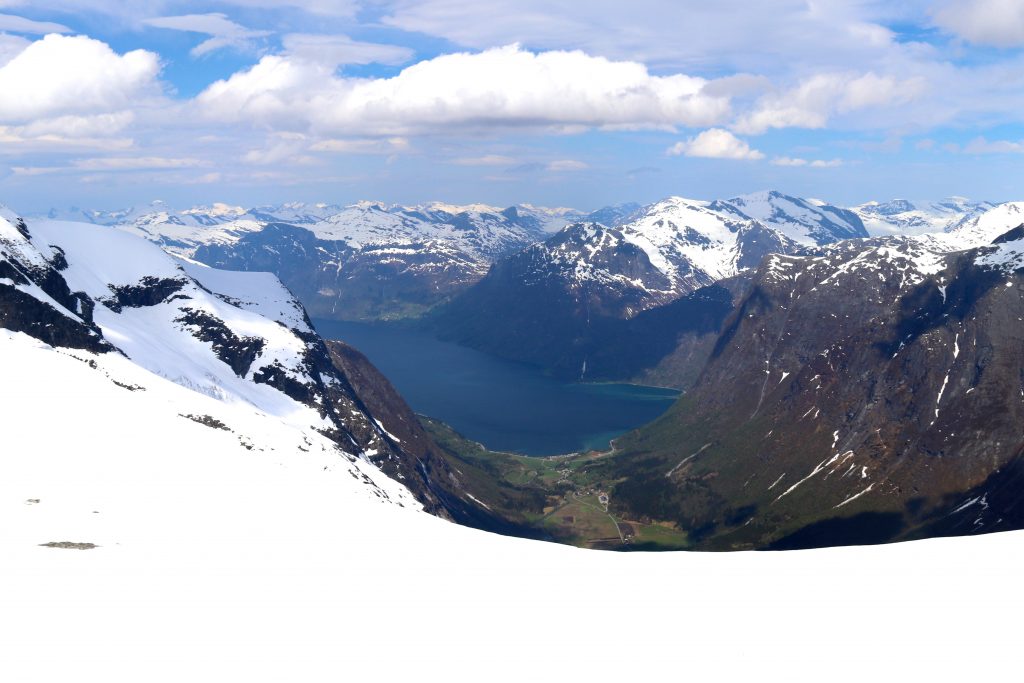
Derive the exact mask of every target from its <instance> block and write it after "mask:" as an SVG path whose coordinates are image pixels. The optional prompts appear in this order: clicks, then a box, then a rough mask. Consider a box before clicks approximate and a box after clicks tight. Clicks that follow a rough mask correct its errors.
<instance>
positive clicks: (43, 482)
mask: <svg viewBox="0 0 1024 683" xmlns="http://www.w3.org/2000/svg"><path fill="white" fill-rule="evenodd" d="M79 358H83V359H86V360H97V362H98V363H99V366H98V368H97V369H92V368H91V367H90V366H89V365H88V364H87V363H84V362H81V360H79ZM0 368H2V372H3V377H4V393H3V396H4V397H5V398H4V400H3V404H2V408H3V417H4V421H3V443H4V448H3V449H2V451H0V519H2V520H3V524H0V553H2V556H3V562H2V563H0V585H3V586H4V587H5V588H4V589H0V641H2V642H3V643H4V656H3V657H2V658H0V677H2V678H3V679H4V680H9V681H19V682H22V681H24V682H35V681H38V682H42V681H54V680H72V679H74V680H99V679H102V680H105V681H112V682H119V683H120V682H127V681H132V682H134V681H138V680H140V679H144V680H146V681H152V682H155V683H156V682H170V681H181V680H245V681H249V682H262V681H282V680H288V681H294V680H302V681H336V680H339V678H345V679H360V680H369V679H371V678H387V679H389V680H434V679H438V678H441V679H444V680H447V681H469V680H480V679H482V678H484V679H486V678H502V679H504V678H509V679H516V680H523V679H526V678H533V677H536V675H538V672H543V675H544V676H552V677H556V678H565V679H573V680H577V679H580V680H583V679H586V680H609V679H612V678H615V679H635V678H636V677H641V678H658V677H661V676H664V675H665V673H666V672H669V671H675V670H677V668H678V666H679V661H680V657H685V661H686V668H687V670H688V671H690V672H691V673H692V674H694V675H700V676H705V677H707V678H709V679H712V678H715V677H718V676H720V675H723V674H726V675H728V676H730V677H733V676H737V677H752V676H759V675H763V674H764V672H765V671H766V670H771V671H785V673H786V677H787V678H788V679H789V680H806V681H814V680H821V675H822V672H823V671H829V672H830V673H829V675H828V677H829V678H830V679H831V680H839V681H845V680H849V681H861V680H866V679H869V678H871V677H872V676H873V675H876V674H877V671H878V668H879V666H884V667H885V670H886V672H887V674H888V675H893V676H896V675H901V676H902V675H906V676H908V677H911V678H916V677H922V676H928V677H937V678H938V679H942V678H945V677H967V678H970V677H977V678H993V679H995V678H998V677H1000V675H1001V674H1005V672H1006V671H1008V670H1012V668H1011V667H1012V666H1014V665H1015V664H1014V663H1015V659H1014V658H1015V656H1016V654H1015V653H1016V643H1017V638H1018V636H1017V632H1016V630H1015V629H1013V628H1012V624H1010V623H1009V621H1004V620H1007V619H1009V617H1007V616H1006V615H1012V614H1016V613H1019V612H1020V610H1021V609H1022V608H1024V591H1021V589H1020V588H1019V587H1018V585H1019V581H1018V580H1017V579H1018V577H1019V575H1020V573H1021V572H1022V571H1024V537H1022V536H1021V534H1020V533H1013V534H998V535H991V536H987V537H979V538H961V539H948V540H939V541H925V542H920V543H912V544H900V545H895V546H883V547H873V548H840V549H833V550H827V551H813V552H806V553H804V552H798V553H727V554H686V553H675V554H645V553H630V554H614V553H602V552H595V551H583V550H577V549H574V548H569V547H563V546H557V545H553V544H546V543H539V542H531V541H524V540H520V539H513V538H507V537H501V536H495V535H491V534H485V533H482V532H478V531H474V530H471V529H467V528H463V527H459V526H456V525H453V524H449V523H446V522H444V521H442V520H439V519H437V518H434V517H431V516H429V515H425V514H422V513H418V512H416V511H415V510H414V509H413V507H412V506H410V505H406V506H405V507H399V506H397V505H394V504H392V503H389V502H388V500H385V499H384V498H383V497H382V496H378V495H377V492H379V493H381V494H383V493H387V494H388V497H389V499H390V500H391V501H392V502H393V501H394V500H396V499H397V494H396V491H395V487H394V486H393V485H392V484H390V483H389V482H387V481H382V480H380V479H379V475H377V474H376V473H375V472H374V471H373V470H372V468H367V467H366V466H365V465H363V464H362V463H359V462H358V461H357V462H350V461H346V460H342V459H339V458H338V457H337V455H336V454H335V453H334V452H333V449H332V446H331V444H330V442H328V441H327V440H326V439H324V438H322V437H319V436H317V435H312V436H308V435H304V434H302V433H301V432H298V431H295V430H293V429H291V428H288V427H286V426H284V425H283V424H282V423H280V422H279V421H277V420H271V419H268V418H267V417H266V416H263V415H257V414H255V413H253V411H252V410H248V409H245V408H243V407H241V406H231V405H227V404H224V403H222V402H219V401H216V400H214V399H212V398H208V397H202V396H199V397H198V398H197V396H196V395H195V394H194V392H190V391H188V390H187V389H185V388H183V387H181V386H178V385H175V384H173V383H171V382H168V381H167V380H165V379H163V378H160V377H158V376H155V375H152V374H150V373H148V372H146V371H144V370H142V369H140V368H138V367H137V366H134V365H133V364H132V363H130V362H129V361H128V360H127V359H125V358H123V357H120V356H118V355H116V354H105V355H102V356H99V357H86V356H83V355H82V354H80V353H78V352H67V351H58V350H54V349H52V348H48V347H45V346H42V345H41V344H39V343H38V342H36V341H35V340H32V339H29V338H27V337H25V336H24V335H19V334H11V333H8V332H5V331H0ZM108 374H109V377H108V376H107V375H108ZM111 380H116V381H118V382H120V383H122V384H128V385H137V386H143V387H145V391H142V390H137V391H134V392H131V391H127V390H125V389H123V388H121V387H120V386H118V385H117V384H115V383H114V382H113V381H111ZM55 386H59V387H61V388H62V390H61V391H57V392H55V391H53V387H55ZM12 397H16V399H13V398H12ZM186 411H201V412H203V413H205V414H209V415H211V416H214V417H216V418H217V419H219V420H221V421H222V422H223V423H224V425H225V426H226V427H227V429H221V428H217V427H209V426H206V425H204V424H200V423H197V422H194V421H192V420H189V419H186V418H183V417H181V416H180V415H179V413H183V412H186ZM228 430H231V431H228ZM242 436H244V437H245V438H246V439H247V440H248V441H249V442H250V443H252V444H253V445H254V448H253V449H252V450H249V449H248V448H246V447H245V446H244V445H243V444H242V441H241V437H242ZM303 436H307V438H308V439H309V442H308V443H307V442H306V441H304V440H303ZM353 475H354V476H353ZM364 477H365V478H368V479H370V480H372V481H373V485H371V484H369V483H367V482H366V479H365V478H364ZM44 544H55V545H44ZM61 544H83V545H70V546H68V545H65V546H64V547H61ZM84 544H89V545H84ZM93 545H94V546H95V547H91V546H93ZM567 577H569V578H567ZM837 586H840V587H844V588H842V589H837ZM609 590H615V591H620V592H621V595H620V596H619V599H615V600H609V599H608V595H609V593H608V591H609ZM894 605H895V606H898V607H899V609H900V615H901V616H900V618H898V619H891V618H880V616H879V615H885V614H888V613H889V611H891V610H892V609H893V606H894ZM545 615H550V618H551V619H554V620H555V621H553V622H550V627H551V628H556V629H557V632H558V635H557V637H555V636H551V635H549V636H546V638H555V639H556V640H557V644H556V645H552V646H547V645H545V646H537V647H531V648H528V649H527V650H526V651H525V653H524V652H522V643H523V639H524V638H530V639H534V638H535V635H536V634H535V632H536V629H537V628H539V627H544V628H548V627H549V626H545V625H546V624H549V622H548V621H545V619H547V618H548V617H545ZM538 620H540V621H538ZM975 621H980V622H982V623H984V624H986V628H983V629H982V628H959V627H956V626H955V625H956V624H964V623H974V622H975ZM822 624H827V625H828V627H827V628H823V627H822ZM951 624H952V625H953V626H951ZM641 627H642V628H643V632H644V652H643V655H642V656H636V655H635V653H633V652H632V651H631V650H629V649H628V648H627V650H626V651H625V652H620V651H621V647H618V648H615V649H614V653H613V654H614V656H595V657H591V656H583V655H578V654H577V655H567V654H566V653H567V652H577V653H581V652H583V653H585V652H592V651H593V648H594V647H595V644H600V643H605V642H607V639H608V638H609V632H610V631H615V630H616V629H620V630H621V629H626V632H630V631H631V630H632V629H635V628H641ZM865 633H870V641H871V645H870V656H867V655H866V654H865V655H864V656H856V657H850V656H849V652H850V647H851V643H857V642H861V641H862V640H863V638H864V637H865V636H864V634H865ZM723 634H727V636H723ZM620 638H625V636H621V637H620ZM616 642H617V643H618V645H620V646H621V644H622V642H625V641H623V640H619V641H616ZM737 648H741V650H742V652H743V653H744V656H743V657H740V658H737V657H736V651H737ZM510 651H515V652H520V654H519V655H518V656H509V653H510ZM615 653H618V654H615ZM927 653H935V656H926V655H927ZM939 653H941V654H939ZM837 661H842V662H843V665H842V667H841V668H839V669H837V668H835V667H836V662H837ZM496 662H500V664H496ZM499 666H500V674H499V673H498V671H497V670H496V668H495V667H499Z"/></svg>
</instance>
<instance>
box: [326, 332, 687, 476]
mask: <svg viewBox="0 0 1024 683" xmlns="http://www.w3.org/2000/svg"><path fill="white" fill-rule="evenodd" d="M313 324H314V326H315V327H316V329H317V330H318V332H319V333H320V334H321V336H323V337H325V338H328V339H339V340H341V341H344V342H345V343H347V344H350V345H351V346H353V347H355V348H356V349H358V350H359V351H361V352H362V353H364V354H365V355H366V356H367V357H368V358H369V359H370V361H371V362H372V363H373V364H374V365H375V366H377V368H378V369H379V370H380V371H381V372H382V373H383V374H384V376H385V377H387V378H388V379H389V381H391V383H392V384H393V385H394V386H395V388H396V389H397V390H398V391H399V393H401V394H402V396H403V397H404V398H405V400H406V401H407V402H408V403H409V405H410V407H411V408H412V409H413V411H414V412H416V413H419V414H422V415H425V416H429V417H430V418H432V419H436V420H438V421H441V422H444V423H446V424H448V425H449V426H450V427H451V428H452V429H453V430H455V431H457V432H458V433H459V434H461V435H463V436H464V438H466V439H468V440H471V441H475V442H477V443H479V444H481V445H482V446H483V447H484V448H486V449H488V450H492V451H501V452H507V453H510V454H513V455H521V456H524V457H531V458H535V457H558V456H564V455H568V454H579V453H587V452H591V451H605V450H607V449H609V448H610V442H611V441H612V440H613V439H615V438H616V437H618V436H621V435H622V434H624V433H626V432H629V431H631V430H633V429H636V428H637V427H640V426H642V425H643V424H646V423H647V422H650V421H652V420H654V419H656V418H657V417H658V416H660V415H661V414H662V413H664V412H665V410H667V409H668V408H669V406H671V405H672V404H673V403H674V402H675V401H676V400H677V399H678V397H679V395H680V392H679V391H678V390H677V389H672V388H668V387H656V386H648V385H642V384H636V383H629V382H604V381H601V382H587V381H583V382H573V381H567V380H563V379H558V378H554V377H551V376H549V375H546V374H545V373H544V372H543V371H542V370H541V369H539V368H537V367H535V366H531V365H528V364H524V363H518V362H515V361H509V360H506V359H501V358H496V357H493V356H490V355H488V354H485V353H483V352H481V351H477V350H474V349H471V348H468V347H464V346H460V345H458V344H456V343H454V342H446V341H442V340H440V339H437V338H436V337H434V336H433V335H431V334H430V333H429V332H426V331H423V330H417V329H415V328H410V327H407V326H398V325H394V324H388V323H358V322H341V321H329V320H321V319H316V320H314V321H313Z"/></svg>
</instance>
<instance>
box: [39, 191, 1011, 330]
mask: <svg viewBox="0 0 1024 683" xmlns="http://www.w3.org/2000/svg"><path fill="white" fill-rule="evenodd" d="M994 208H995V205H992V204H990V203H988V202H972V201H970V200H967V199H964V198H962V197H953V198H950V199H947V200H943V201H939V202H916V203H912V202H908V201H906V200H893V201H890V202H886V203H877V202H869V203H867V204H863V205H860V206H858V207H854V208H853V209H844V208H841V207H838V206H833V205H830V204H828V203H826V202H823V201H821V200H816V199H802V198H797V197H792V196H788V195H785V194H783V193H780V192H774V191H771V192H760V193H755V194H751V195H745V196H740V197H735V198H732V199H726V200H715V201H700V200H692V199H685V198H681V197H670V198H668V199H665V200H662V201H659V202H656V203H654V204H651V205H648V206H644V207H640V206H638V205H635V204H622V205H617V206H611V207H605V208H603V209H599V210H597V211H594V212H591V213H586V212H582V211H578V210H574V209H567V208H554V209H551V208H544V207H536V206H532V205H528V204H522V205H517V206H512V207H508V208H505V209H500V208H497V207H492V206H487V205H482V204H469V205H461V206H460V205H451V204H445V203H440V202H434V203H429V204H423V205H417V206H401V205H394V204H386V203H383V202H371V201H363V202H357V203H355V204H352V205H349V206H337V205H332V204H326V203H320V204H305V203H288V204H282V205H279V206H261V207H255V208H249V209H246V208H243V207H240V206H231V205H227V204H214V205H212V206H198V207H193V208H190V209H185V210H172V209H171V208H170V207H168V206H167V205H165V204H164V203H162V202H154V203H153V204H151V205H148V206H144V207H138V208H134V209H130V210H123V211H113V212H100V211H82V210H78V209H75V210H70V211H68V212H57V211H51V212H50V216H49V217H50V218H54V217H62V216H63V217H72V218H75V219H77V220H82V219H84V220H87V221H89V222H94V223H100V224H104V225H112V226H116V227H118V228H120V229H122V230H126V231H129V232H133V233H135V234H137V235H140V236H142V237H145V238H146V239H148V240H150V241H153V242H156V243H157V244H159V245H161V246H162V247H163V248H164V249H166V250H168V251H170V252H171V253H174V254H178V255H181V256H185V257H189V258H195V259H198V260H200V261H202V262H204V263H207V264H208V265H212V266H216V267H219V268H227V269H231V270H260V271H269V272H273V273H275V274H277V275H278V276H279V277H280V278H281V279H282V280H283V281H284V282H285V284H286V285H287V286H288V287H289V288H290V289H291V290H292V291H293V292H295V293H296V294H297V295H298V296H299V298H300V300H301V301H302V302H303V303H304V304H305V306H306V307H307V308H308V309H309V310H310V311H311V313H312V314H313V315H314V316H318V317H344V318H348V319H371V320H376V319H389V318H404V317H419V316H421V315H423V314H424V313H426V312H427V311H429V310H431V309H433V308H435V307H437V306H438V305H441V304H444V303H445V302H448V301H450V300H452V299H453V298H454V297H457V296H459V295H460V294H462V293H463V292H465V291H466V290H467V289H469V288H470V287H472V286H473V285H474V284H475V283H477V282H478V281H480V280H481V279H482V278H484V276H485V275H487V273H488V271H489V269H490V268H491V267H492V265H494V264H495V263H497V262H499V261H501V260H502V259H505V258H511V259H514V260H518V261H519V266H518V267H517V266H513V267H512V270H517V271H520V272H518V274H517V275H516V277H517V278H519V279H521V280H523V281H524V282H529V281H536V280H539V279H549V278H552V277H556V278H559V279H561V280H563V281H564V286H565V287H566V288H568V289H572V288H578V287H580V286H581V285H582V283H584V282H585V283H587V289H588V292H590V294H588V296H592V294H593V292H594V291H598V293H599V296H598V299H597V300H595V301H592V302H591V304H594V303H596V308H593V306H592V308H593V310H597V311H600V312H602V313H603V312H611V313H612V314H613V315H619V316H625V317H630V316H632V315H635V314H636V313H638V312H640V311H642V310H646V309H649V308H651V307H654V306H659V305H662V304H664V303H667V302H669V301H672V300H675V299H677V298H679V297H680V296H684V295H686V294H687V293H689V292H691V291H694V290H696V289H698V288H700V287H703V286H707V285H710V284H712V283H714V282H718V281H720V280H722V279H723V278H728V277H732V276H734V275H736V274H737V273H739V272H742V271H745V270H748V269H751V268H753V267H755V266H756V265H757V264H758V263H759V262H760V260H761V258H763V257H764V256H765V255H766V254H768V253H793V252H795V251H798V250H801V249H804V248H809V247H814V246H820V245H823V244H828V243H831V242H835V241H838V240H843V239H850V238H864V237H867V236H868V235H869V234H918V233H928V234H931V233H944V232H950V234H954V233H953V232H951V231H954V230H955V229H956V228H958V227H959V226H962V225H966V224H968V223H972V222H975V221H978V220H981V218H982V216H984V215H985V214H986V212H988V211H991V210H992V209H994ZM990 219H991V220H997V219H994V218H991V217H990ZM986 220H989V219H986ZM956 234H965V233H959V232H957V233H956ZM552 235H554V236H552ZM937 239H938V241H939V242H942V241H943V240H950V239H953V238H945V237H941V235H940V237H939V238H937ZM948 245H949V246H948V248H956V247H958V246H960V247H961V248H962V244H961V241H957V240H956V239H953V241H952V242H948ZM531 250H533V251H531ZM504 270H505V271H508V270H509V268H505V269H504ZM601 290H605V292H606V293H605V294H600V292H601Z"/></svg>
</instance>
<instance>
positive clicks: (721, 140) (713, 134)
mask: <svg viewBox="0 0 1024 683" xmlns="http://www.w3.org/2000/svg"><path fill="white" fill-rule="evenodd" d="M667 154H668V155H669V156H688V157H703V158H706V159H763V158H764V154H763V153H761V152H759V151H757V150H756V149H751V147H750V145H748V144H747V143H746V142H744V141H743V140H740V139H739V138H738V137H736V136H735V135H733V134H732V133H730V132H729V131H727V130H723V129H722V128H710V129H708V130H706V131H703V132H702V133H700V134H698V135H696V136H695V137H692V138H689V139H687V140H683V141H680V142H677V143H676V144H674V145H672V146H671V147H669V148H668V150H667Z"/></svg>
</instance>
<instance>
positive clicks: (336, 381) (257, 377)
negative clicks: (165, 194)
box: [0, 210, 457, 516]
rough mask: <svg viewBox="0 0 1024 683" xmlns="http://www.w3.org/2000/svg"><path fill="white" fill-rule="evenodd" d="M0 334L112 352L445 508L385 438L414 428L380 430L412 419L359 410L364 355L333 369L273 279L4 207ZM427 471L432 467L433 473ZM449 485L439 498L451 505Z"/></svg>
mask: <svg viewBox="0 0 1024 683" xmlns="http://www.w3.org/2000/svg"><path fill="white" fill-rule="evenodd" d="M0 328H3V329H7V330H9V331H11V332H23V333H25V334H28V335H30V336H31V337H33V338H35V339H38V340H39V341H41V342H43V343H46V344H49V345H50V346H53V347H56V348H74V349H78V350H79V351H81V352H90V353H97V354H104V353H107V354H109V353H110V352H117V355H119V357H120V356H123V357H124V358H126V359H128V360H129V361H130V362H131V363H133V364H134V365H135V366H137V367H139V368H141V369H144V370H147V371H149V372H151V373H153V374H155V375H158V376H160V377H163V378H165V379H167V380H169V381H171V382H173V383H176V384H178V385H181V386H183V387H186V388H187V389H189V390H190V391H191V392H194V393H195V394H196V395H197V396H208V397H212V398H214V399H216V400H218V401H220V402H221V403H224V404H227V405H240V406H243V407H244V409H245V410H246V411H249V412H253V411H255V412H256V413H260V414H265V415H266V416H268V417H269V418H272V419H276V420H278V421H281V422H282V423H284V424H286V425H289V426H290V428H292V429H294V430H298V431H299V432H300V433H302V434H306V433H308V434H317V435H328V436H329V437H330V439H331V440H332V441H333V442H334V443H335V445H336V447H337V448H338V449H340V450H339V455H340V454H342V452H344V453H345V454H348V456H351V457H361V458H364V459H366V460H367V461H370V462H373V463H374V464H376V465H379V466H380V467H382V468H383V469H384V471H385V472H387V473H388V474H391V475H393V476H396V477H399V478H401V479H403V481H405V483H406V485H407V486H408V487H409V488H410V489H411V490H412V492H413V493H415V495H416V496H417V497H418V498H419V499H420V500H421V501H423V502H424V504H426V505H427V506H428V507H429V508H430V509H431V511H433V512H437V513H438V514H449V513H451V511H452V510H453V508H452V507H451V505H449V504H448V503H444V504H442V503H441V502H440V501H439V499H438V498H437V495H438V494H437V491H435V490H434V489H433V487H432V484H431V481H430V480H431V476H435V477H438V478H439V479H442V480H443V481H447V474H446V473H445V471H444V468H443V466H442V465H438V464H437V460H436V459H435V457H434V456H433V455H432V454H431V453H429V452H427V451H426V450H425V449H424V448H422V447H421V446H417V448H416V449H415V452H413V451H410V450H408V449H407V445H406V444H403V443H402V440H401V439H400V438H396V437H395V436H393V435H394V434H396V433H406V434H409V433H412V432H409V431H408V427H409V426H408V425H404V424H403V425H396V424H389V422H390V421H391V420H393V419H399V420H402V421H403V422H407V421H408V416H407V413H408V411H407V410H406V407H405V406H404V403H402V402H401V399H400V398H397V399H395V400H394V401H393V402H392V403H391V404H388V403H387V402H381V401H378V402H377V403H376V404H375V406H376V407H375V408H374V410H373V411H371V410H370V409H369V408H367V405H366V402H365V401H364V400H363V398H362V397H361V396H360V395H359V394H358V392H357V391H356V390H355V389H354V388H353V383H352V381H351V378H350V377H349V376H348V375H347V374H346V372H349V371H351V372H356V373H359V375H360V377H366V376H371V377H372V376H374V375H373V371H372V369H371V368H364V367H360V366H359V363H360V362H361V361H360V360H359V359H356V360H355V361H352V360H350V361H349V370H343V369H342V368H341V367H340V366H339V365H337V364H336V363H335V360H334V352H333V351H332V350H330V349H329V348H328V347H327V345H326V344H325V342H324V341H323V340H322V339H321V338H320V337H319V336H318V335H317V334H316V332H315V331H314V330H313V328H312V327H311V325H310V323H309V320H308V318H307V317H306V313H305V310H304V309H303V307H302V306H301V305H300V304H299V303H298V302H297V301H296V300H295V299H294V297H293V296H292V295H291V294H290V293H289V292H288V291H287V290H286V289H285V288H284V287H283V286H282V285H281V283H280V281H279V280H278V279H277V278H276V277H274V276H273V275H270V274H267V273H240V272H227V271H218V270H215V269H212V268H209V267H208V266H205V265H203V264H200V263H196V262H191V261H188V260H186V259H182V258H179V257H174V256H172V255H170V254H168V253H166V252H165V251H163V250H161V249H160V248H159V247H158V246H157V245H155V244H152V243H150V242H148V241H146V240H144V239H140V238H139V237H137V236H135V235H132V234H130V233H129V232H126V231H122V230H117V229H113V228H110V227H107V226H100V225H94V224H88V223H71V222H65V221H52V220H39V221H32V222H31V224H26V223H25V222H24V221H22V220H21V219H20V218H18V217H17V216H15V215H14V214H13V213H11V212H8V211H6V210H5V211H4V213H3V214H2V216H0ZM89 362H90V365H93V366H95V365H96V362H94V361H89ZM379 381H380V382H386V380H383V379H380V380H379ZM368 388H369V389H374V390H376V388H375V387H368ZM128 389H129V390H130V389H131V387H128ZM206 415H207V414H206V413H203V416H206ZM201 417H202V416H201ZM203 419H204V420H205V419H206V417H203ZM413 431H415V430H413ZM435 467H440V468H441V469H440V470H438V471H437V472H434V473H433V474H432V473H431V470H432V469H435ZM449 489H450V487H445V490H444V491H443V492H442V495H444V496H447V497H450V496H449V495H448V494H449V493H450V491H449ZM453 500H454V499H453ZM456 502H457V501H456ZM456 516H457V511H456Z"/></svg>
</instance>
